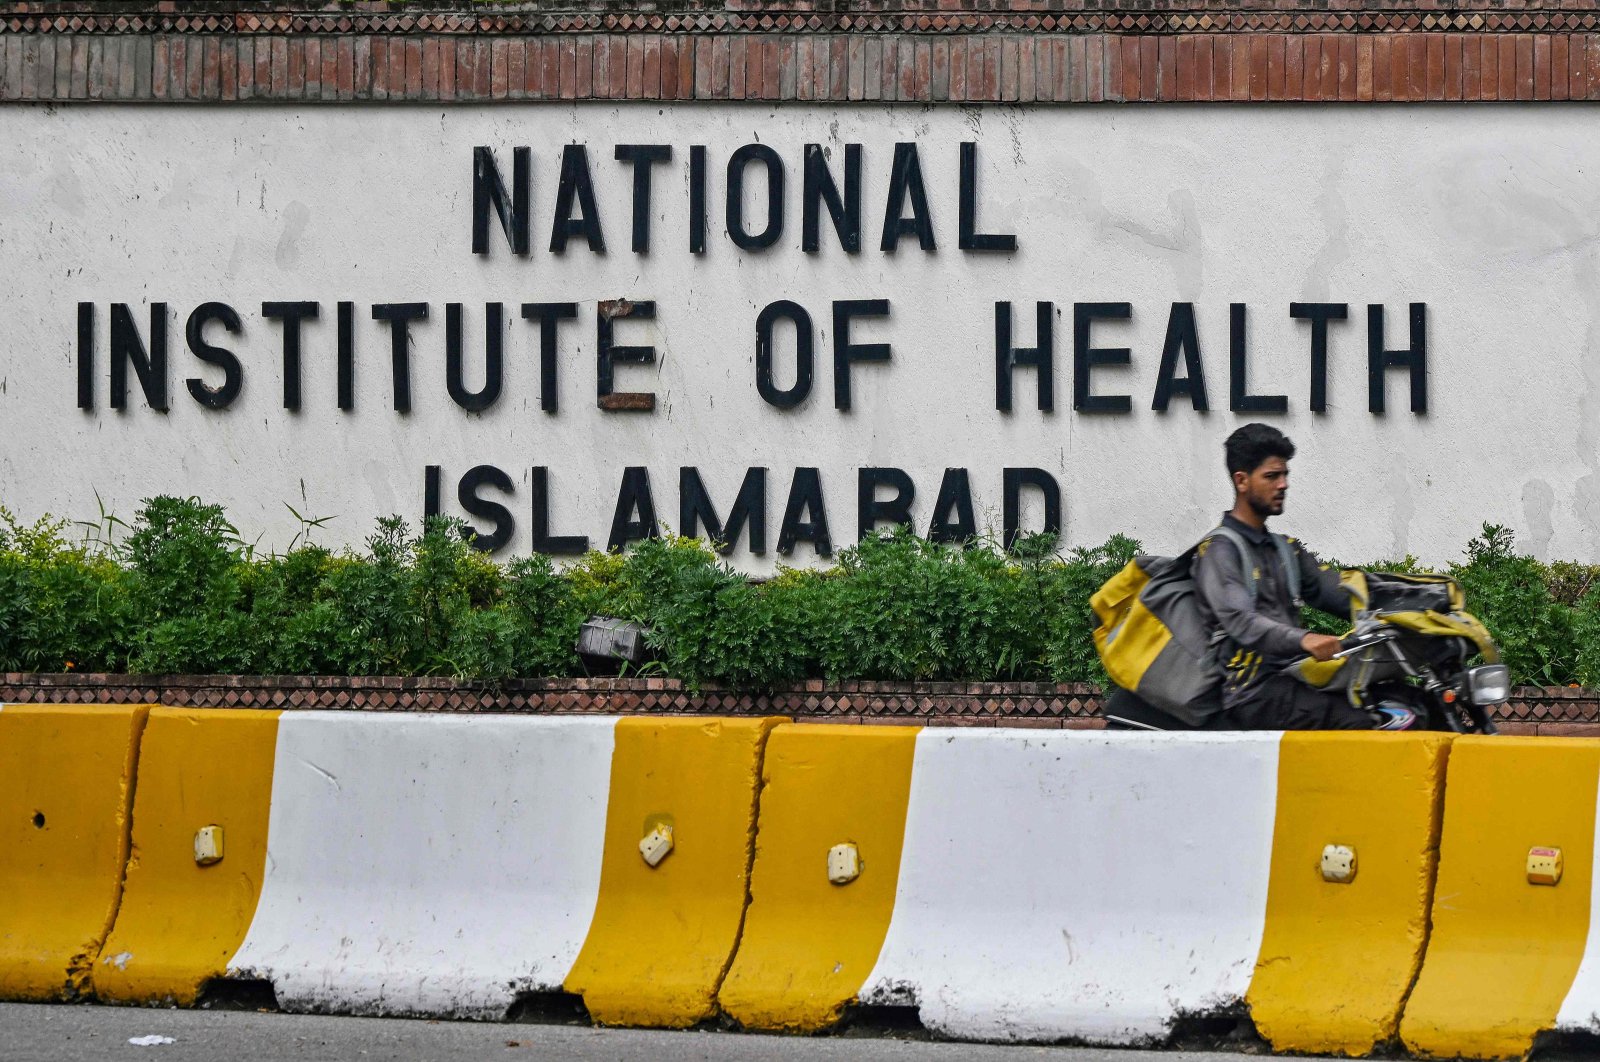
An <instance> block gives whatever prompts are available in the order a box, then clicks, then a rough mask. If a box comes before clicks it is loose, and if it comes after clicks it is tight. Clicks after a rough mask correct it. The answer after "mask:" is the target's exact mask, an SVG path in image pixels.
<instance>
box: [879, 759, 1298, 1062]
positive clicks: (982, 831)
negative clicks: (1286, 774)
mask: <svg viewBox="0 0 1600 1062" xmlns="http://www.w3.org/2000/svg"><path fill="white" fill-rule="evenodd" d="M1280 737H1281V735H1278V734H1259V735H1244V734H1236V735H1219V736H1194V735H1182V736H1145V735H1134V734H1127V735H1124V734H1099V735H1090V734H1083V733H1073V732H1057V733H1048V732H1044V733H1041V732H1039V731H1019V730H996V731H990V732H979V731H955V732H952V731H943V730H934V729H929V730H924V731H923V732H922V733H921V734H920V735H918V738H917V747H916V754H915V762H914V766H913V768H912V772H911V795H910V803H909V806H908V809H907V816H906V832H905V844H904V849H903V852H902V855H901V862H900V879H899V886H898V890H897V892H896V895H895V902H894V914H893V917H892V919H891V920H890V923H889V929H888V934H887V936H886V938H885V940H884V943H883V949H882V951H881V952H880V954H879V957H878V961H877V965H876V966H875V967H874V968H873V971H872V973H871V974H870V975H869V976H868V978H867V980H866V984H865V985H864V986H863V988H862V990H861V992H860V996H859V998H860V1001H861V1002H862V1003H866V1004H909V1003H915V1004H916V1005H917V1006H918V1007H919V1009H920V1012H921V1018H922V1021H923V1023H924V1024H925V1025H927V1026H928V1027H929V1028H930V1029H933V1030H935V1031H937V1032H939V1033H942V1034H945V1035H948V1036H953V1037H957V1038H961V1039H983V1040H1024V1041H1025V1040H1053V1039H1068V1038H1070V1039H1084V1040H1089V1041H1093V1042H1101V1043H1116V1044H1123V1043H1137V1042H1141V1041H1149V1040H1155V1039H1159V1038H1161V1037H1162V1036H1164V1035H1165V1034H1166V1033H1167V1031H1168V1029H1169V1028H1170V1026H1171V1024H1172V1022H1173V1020H1174V1019H1175V1018H1176V1017H1178V1016H1179V1015H1181V1014H1183V1013H1185V1012H1211V1011H1215V1010H1217V1009H1218V1008H1220V1007H1224V1006H1227V1005H1230V1004H1235V1003H1239V1002H1241V1001H1242V1000H1243V998H1244V995H1245V992H1246V990H1247V989H1248V988H1249V986H1250V981H1251V976H1252V973H1253V971H1254V968H1255V964H1256V957H1257V953H1258V952H1259V951H1260V947H1261V941H1262V934H1263V929H1264V921H1265V912H1266V904H1267V886H1268V880H1269V877H1270V868H1271V861H1272V840H1273V820H1274V816H1275V801H1276V787H1277V772H1278V752H1279V741H1280ZM1176 742H1181V743H1182V744H1183V746H1184V748H1183V753H1184V754H1183V755H1174V752H1176V751H1177V749H1176V748H1175V743H1176Z"/></svg>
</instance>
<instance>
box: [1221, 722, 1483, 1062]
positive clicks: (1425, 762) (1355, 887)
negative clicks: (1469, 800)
mask: <svg viewBox="0 0 1600 1062" xmlns="http://www.w3.org/2000/svg"><path fill="white" fill-rule="evenodd" d="M1450 743H1451V741H1450V738H1449V737H1448V736H1446V735H1443V734H1415V735H1411V734H1285V735H1284V738H1283V744H1282V745H1281V746H1280V748H1279V758H1278V799H1277V814H1276V819H1275V822H1274V827H1273V843H1272V867H1271V877H1270V879H1269V884H1268V889H1267V918H1266V925H1265V930H1264V934H1263V937H1262V942H1261V952H1260V957H1259V960H1258V962H1257V965H1256V971H1255V974H1254V976H1253V978H1252V979H1251V982H1250V989H1249V992H1248V994H1247V996H1246V1001H1247V1002H1248V1003H1249V1006H1250V1014H1251V1017H1252V1019H1253V1020H1254V1022H1255V1025H1256V1028H1257V1029H1258V1030H1259V1031H1260V1033H1261V1035H1262V1036H1263V1037H1265V1038H1266V1039H1267V1040H1268V1041H1269V1042H1271V1044H1272V1046H1273V1047H1274V1048H1275V1049H1276V1050H1279V1051H1295V1052H1304V1053H1312V1054H1346V1055H1361V1054H1366V1053H1368V1052H1369V1051H1371V1050H1372V1048H1373V1047H1374V1046H1375V1045H1377V1044H1380V1043H1383V1042H1386V1041H1388V1040H1391V1039H1392V1038H1393V1037H1394V1036H1395V1033H1396V1030H1397V1026H1398V1024H1399V1019H1400V1008H1401V1004H1402V1003H1403V1001H1404V1000H1405V998H1406V993H1407V991H1408V990H1409V989H1410V987H1411V984H1412V980H1413V979H1414V978H1415V976H1416V972H1417V968H1418V966H1419V965H1420V964H1421V962H1422V951H1423V946H1424V945H1425V943H1426V941H1427V927H1428V905H1429V902H1430V900H1431V899H1432V895H1433V871H1434V865H1435V861H1436V859H1435V851H1436V846H1437V844H1438V836H1439V832H1438V831H1439V825H1440V817H1441V814H1442V810H1443V801H1444V791H1445V790H1444V786H1445V765H1446V761H1447V758H1448V754H1449V750H1450ZM1327 845H1336V846H1343V847H1348V848H1350V849H1352V850H1354V852H1355V855H1356V866H1355V876H1354V878H1352V879H1351V880H1350V881H1348V882H1347V883H1339V882H1337V881H1328V880H1325V878H1324V876H1323V872H1322V866H1321V863H1322V852H1323V849H1324V847H1325V846H1327Z"/></svg>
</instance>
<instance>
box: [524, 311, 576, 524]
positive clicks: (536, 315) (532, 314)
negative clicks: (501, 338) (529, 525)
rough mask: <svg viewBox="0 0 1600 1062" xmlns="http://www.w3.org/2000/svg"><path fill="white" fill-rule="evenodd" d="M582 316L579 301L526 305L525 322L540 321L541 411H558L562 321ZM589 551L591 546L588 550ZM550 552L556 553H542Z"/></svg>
mask: <svg viewBox="0 0 1600 1062" xmlns="http://www.w3.org/2000/svg"><path fill="white" fill-rule="evenodd" d="M577 316H578V304H577V303H575V302H525V303H523V304H522V319H523V320H525V321H535V320H536V321H538V322H539V408H540V409H542V410H544V411H545V412H546V413H554V412H555V411H556V404H557V403H556V399H557V388H556V340H557V334H556V333H557V330H558V329H559V328H560V327H561V322H562V321H570V320H572V319H573V318H574V317H577ZM585 548H587V547H585ZM540 552H542V553H550V552H553V551H552V550H541V551H540Z"/></svg>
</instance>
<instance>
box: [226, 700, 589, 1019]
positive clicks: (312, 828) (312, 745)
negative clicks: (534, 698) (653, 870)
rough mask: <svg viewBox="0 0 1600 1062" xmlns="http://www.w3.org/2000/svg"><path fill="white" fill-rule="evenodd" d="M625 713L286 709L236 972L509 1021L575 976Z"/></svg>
mask: <svg viewBox="0 0 1600 1062" xmlns="http://www.w3.org/2000/svg"><path fill="white" fill-rule="evenodd" d="M464 723H470V724H471V725H470V726H467V725H464ZM615 726H616V720H615V719H610V718H603V719H581V718H578V719H562V720H548V719H519V718H514V717H491V718H483V717H479V718H474V719H471V720H465V721H464V720H460V719H454V718H451V717H448V716H427V715H403V716H402V715H396V716H371V715H365V714H355V713H347V712H346V713H341V712H305V713H288V714H285V715H284V716H283V717H282V719H281V720H280V722H279V732H278V750H277V763H276V769H275V770H274V773H273V782H272V820H271V828H270V832H269V834H268V840H267V870H266V876H265V880H264V881H263V883H262V890H261V899H260V901H259V903H258V905H257V908H256V914H255V918H254V919H253V920H252V921H251V923H250V929H249V932H248V933H247V934H246V935H245V938H244V943H243V944H242V945H241V946H240V948H239V951H238V952H237V954H235V956H234V958H233V961H232V962H231V963H230V964H229V967H230V974H232V975H234V976H247V977H260V978H265V979H268V980H270V981H272V983H273V985H274V987H275V989H276V991H277V995H278V1002H279V1003H280V1004H281V1005H283V1006H284V1007H286V1008H288V1009H291V1010H339V1011H344V1012H354V1013H361V1012H363V1011H383V1012H387V1013H418V1014H423V1013H426V1014H449V1015H454V1016H459V1017H482V1018H490V1017H493V1018H498V1017H500V1016H502V1015H503V1014H504V1013H505V1011H506V1008H507V1006H508V1005H509V1004H510V1003H511V1002H512V1000H513V999H514V998H515V996H516V993H517V992H518V991H519V990H534V991H538V990H554V989H559V988H560V986H561V982H562V980H563V979H564V978H565V977H566V975H567V972H568V971H569V970H570V969H571V968H572V965H573V962H574V960H576V958H577V956H578V952H579V950H580V949H581V948H582V947H583V942H584V938H585V936H586V935H587V934H588V931H589V923H590V919H591V917H592V916H593V914H594V909H595V904H596V902H597V900H598V897H599V890H600V865H601V856H602V853H603V848H604V839H605V819H606V800H607V792H608V786H609V780H610V771H611V752H612V742H613V732H614V729H615Z"/></svg>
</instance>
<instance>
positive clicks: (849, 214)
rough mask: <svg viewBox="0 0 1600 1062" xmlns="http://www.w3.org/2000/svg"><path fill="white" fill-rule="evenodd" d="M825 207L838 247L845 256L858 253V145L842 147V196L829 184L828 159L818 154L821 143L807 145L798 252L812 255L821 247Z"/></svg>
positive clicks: (859, 246)
mask: <svg viewBox="0 0 1600 1062" xmlns="http://www.w3.org/2000/svg"><path fill="white" fill-rule="evenodd" d="M823 206H826V207H827V208H828V217H830V218H831V219H833V231H834V232H835V233H837V234H838V236H839V246H840V247H842V248H843V249H844V251H845V253H846V254H859V253H860V251H861V145H860V144H846V145H845V146H844V195H843V196H842V197H841V196H840V195H839V186H838V185H837V184H835V183H834V182H833V174H832V173H831V172H830V171H829V169H828V157H827V156H826V155H824V154H823V153H822V145H821V144H807V145H806V155H805V192H804V195H803V196H802V197H801V214H800V249H801V250H802V251H805V252H807V253H808V254H815V253H816V252H817V251H818V250H819V249H820V248H821V245H822V241H821V238H820V237H821V233H820V231H819V230H820V229H821V227H822V225H821V222H822V211H821V210H820V209H819V208H820V207H823Z"/></svg>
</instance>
